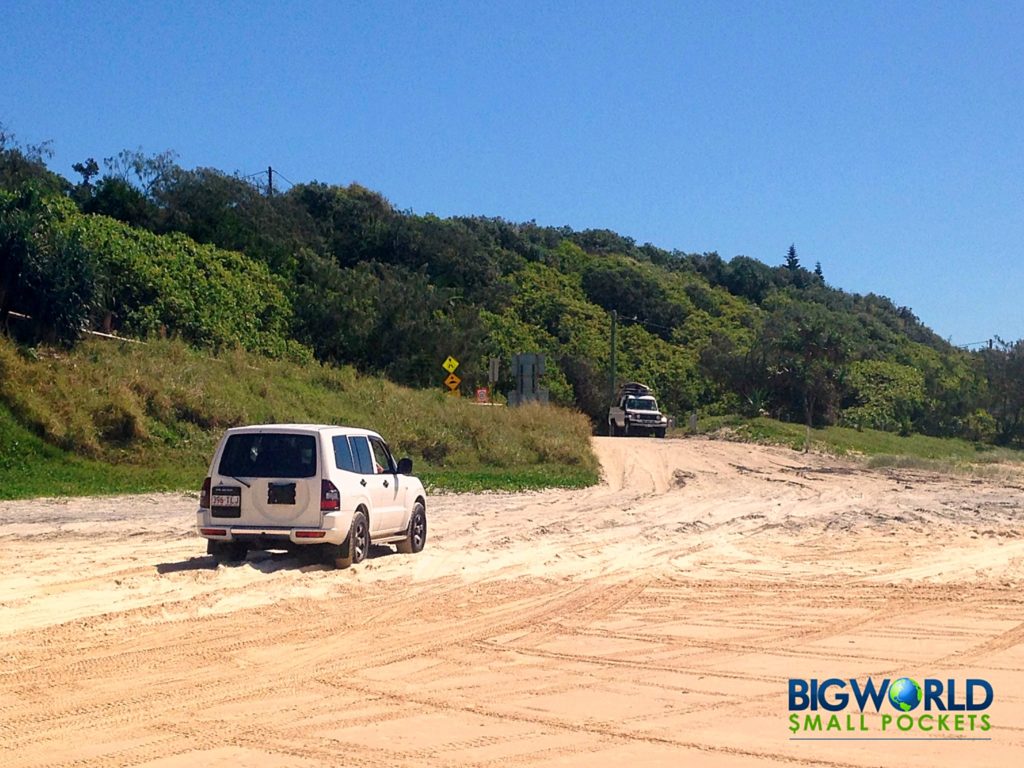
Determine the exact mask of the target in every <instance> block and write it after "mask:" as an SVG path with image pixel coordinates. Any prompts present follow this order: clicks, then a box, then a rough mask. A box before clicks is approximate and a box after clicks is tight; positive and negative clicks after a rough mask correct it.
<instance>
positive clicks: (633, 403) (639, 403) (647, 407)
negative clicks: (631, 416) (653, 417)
mask: <svg viewBox="0 0 1024 768" xmlns="http://www.w3.org/2000/svg"><path fill="white" fill-rule="evenodd" d="M626 407H627V408H629V409H631V410H634V411H656V410H658V403H657V401H656V400H655V399H654V398H653V397H631V398H629V399H628V400H626Z"/></svg>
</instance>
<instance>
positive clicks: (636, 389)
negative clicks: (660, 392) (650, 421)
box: [619, 381, 652, 397]
mask: <svg viewBox="0 0 1024 768" xmlns="http://www.w3.org/2000/svg"><path fill="white" fill-rule="evenodd" d="M650 394H652V392H651V388H650V387H648V386H647V385H646V384H641V383H640V382H638V381H629V382H626V383H625V384H623V385H622V386H621V387H619V396H620V397H621V396H622V395H650Z"/></svg>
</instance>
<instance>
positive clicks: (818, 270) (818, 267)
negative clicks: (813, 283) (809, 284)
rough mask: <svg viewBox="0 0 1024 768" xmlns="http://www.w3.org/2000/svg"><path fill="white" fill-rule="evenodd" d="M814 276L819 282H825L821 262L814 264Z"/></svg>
mask: <svg viewBox="0 0 1024 768" xmlns="http://www.w3.org/2000/svg"><path fill="white" fill-rule="evenodd" d="M814 276H815V277H816V278H818V280H820V281H821V282H822V283H824V282H825V275H824V274H823V273H822V271H821V262H820V261H816V262H814Z"/></svg>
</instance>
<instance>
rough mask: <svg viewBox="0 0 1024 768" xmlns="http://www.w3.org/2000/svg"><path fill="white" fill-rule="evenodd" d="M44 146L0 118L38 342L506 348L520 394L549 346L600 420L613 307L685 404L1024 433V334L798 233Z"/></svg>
mask: <svg viewBox="0 0 1024 768" xmlns="http://www.w3.org/2000/svg"><path fill="white" fill-rule="evenodd" d="M47 152H48V148H47V147H46V146H45V145H42V146H38V147H23V146H21V145H18V144H16V143H15V142H14V140H13V137H12V136H11V135H10V133H9V132H5V131H4V130H3V128H2V127H0V189H4V188H5V189H7V190H8V191H9V193H10V194H11V195H13V197H10V196H3V197H0V207H3V212H2V213H0V217H2V218H0V267H2V269H0V322H3V320H4V319H6V318H7V317H8V313H9V311H10V310H20V311H26V310H31V311H28V312H27V314H33V315H38V316H39V320H38V321H37V322H36V324H35V326H34V327H33V328H32V329H31V331H32V332H31V333H29V334H26V335H27V336H28V337H29V338H31V339H32V340H39V339H50V340H53V341H59V340H63V341H64V342H66V343H70V342H73V341H74V337H75V333H76V328H77V327H78V324H80V323H81V322H83V321H84V322H86V324H88V325H90V326H92V327H95V328H103V329H106V330H115V331H119V332H121V333H127V334H134V335H139V336H145V337H152V336H160V335H162V334H166V335H169V336H177V337H180V338H183V339H186V340H188V341H190V342H191V343H193V344H197V345H200V346H203V347H206V348H212V349H220V348H226V347H231V346H236V345H237V346H241V347H243V348H246V349H252V350H261V351H264V352H267V353H270V354H274V355H285V356H292V357H295V356H298V357H299V358H305V359H308V358H309V356H310V355H311V354H312V355H315V356H316V358H317V359H319V360H321V361H325V362H330V363H332V364H336V365H354V366H356V367H357V368H358V369H359V370H362V371H373V372H379V373H382V374H384V375H386V376H387V377H389V378H390V379H392V380H394V381H397V382H400V383H404V384H409V385H415V386H436V385H437V382H438V381H439V380H440V378H441V377H442V376H443V372H442V371H441V370H440V368H439V364H440V361H441V360H443V359H444V358H445V357H446V356H447V355H448V354H454V355H455V356H456V357H457V358H458V359H459V360H460V361H461V362H462V366H460V369H459V375H460V376H461V377H462V378H463V380H464V382H465V384H464V388H465V389H466V390H467V391H468V390H469V389H470V388H471V387H473V386H474V385H479V384H483V383H484V382H485V381H486V377H485V371H486V362H487V359H488V358H489V357H498V358H499V359H500V360H501V361H502V371H503V378H502V380H501V381H500V382H499V390H501V391H505V392H507V391H508V389H509V388H510V387H511V386H512V381H511V380H510V378H509V377H508V371H509V366H510V363H511V358H512V356H513V355H514V354H516V353H519V352H531V351H532V352H542V353H544V354H545V355H546V356H547V360H548V374H547V377H546V381H545V382H543V383H544V385H545V386H547V387H548V388H549V390H550V392H551V395H552V399H553V400H554V401H555V402H557V403H560V404H563V405H568V406H573V407H576V408H578V409H580V410H582V411H583V412H585V413H586V414H587V415H588V416H590V417H591V419H592V420H593V421H595V422H600V421H603V419H604V415H605V413H606V408H607V405H608V403H607V398H608V395H607V392H608V388H609V381H608V379H609V363H610V360H609V351H610V329H609V326H610V323H609V314H610V313H611V312H612V311H615V312H616V313H617V314H618V316H619V319H620V328H621V335H620V339H619V344H618V347H617V354H618V378H619V380H620V381H621V380H623V379H625V378H632V379H640V380H643V381H645V382H647V383H649V384H651V385H652V386H653V387H654V388H655V389H656V391H657V393H658V395H659V397H660V398H661V400H662V404H663V406H664V407H665V408H666V410H668V411H669V412H670V413H673V414H676V415H682V414H685V413H687V412H688V411H690V410H692V409H695V408H696V409H700V410H701V412H703V413H719V414H720V413H727V412H735V411H738V410H741V411H743V412H745V413H748V414H750V415H756V414H759V413H770V414H773V415H776V416H780V417H782V418H786V419H792V420H800V421H804V422H805V423H813V424H821V423H832V422H835V421H837V420H840V419H843V420H844V421H845V423H850V424H860V425H868V424H875V425H878V426H884V427H885V428H886V429H893V430H900V431H908V430H913V431H920V432H924V433H927V434H931V435H957V434H970V435H975V436H982V435H987V436H989V438H990V439H993V440H995V441H998V442H1001V443H1004V444H1018V443H1021V442H1022V441H1024V402H1022V400H1024V396H1021V395H1020V391H1021V388H1020V387H1019V385H1018V384H1017V382H1019V381H1020V380H1021V372H1020V371H1018V368H1019V365H1018V361H1019V359H1020V358H1021V357H1024V354H1022V353H1021V352H1020V351H1019V349H1016V348H1014V347H1013V345H1009V344H1003V343H1000V345H999V346H996V347H994V348H993V349H992V350H984V351H982V352H980V353H968V352H966V351H963V350H958V349H954V348H953V347H951V346H950V345H949V344H948V343H947V342H945V341H943V340H942V339H940V338H939V337H938V336H936V334H935V333H934V332H932V331H931V330H930V329H928V328H927V327H925V326H924V325H923V324H922V323H921V322H920V320H919V319H918V318H917V317H915V316H914V314H913V312H912V311H911V310H910V309H908V308H906V307H901V306H897V305H895V304H894V303H893V302H892V301H890V300H889V299H887V298H885V297H882V296H877V295H874V294H867V295H857V294H850V293H846V292H844V291H841V290H837V289H834V288H830V287H829V286H827V285H826V284H825V282H824V278H823V274H822V271H821V269H820V264H816V265H815V269H814V271H813V272H812V271H808V270H807V269H805V268H804V267H803V266H801V264H800V259H799V257H798V256H797V253H796V248H795V245H792V246H790V248H789V250H788V252H787V255H786V259H785V262H784V263H783V264H779V265H775V266H768V265H766V264H764V263H762V262H760V261H758V260H756V259H753V258H750V257H748V256H736V257H735V258H733V259H732V260H731V261H728V262H727V261H725V260H724V259H722V257H721V256H719V255H718V254H717V253H714V252H709V253H701V254H686V253H682V252H679V251H666V250H663V249H660V248H657V247H655V246H653V245H651V244H649V243H647V244H642V245H641V244H638V243H636V241H635V240H633V239H632V238H630V237H626V236H623V235H619V234H617V233H615V232H611V231H609V230H603V229H590V230H585V231H581V232H577V231H573V230H572V229H570V228H568V227H544V226H540V225H538V224H536V223H535V222H525V223H514V222H508V221H504V220H502V219H497V218H485V217H454V218H448V219H442V218H439V217H437V216H434V215H432V214H427V215H416V214H413V213H410V212H407V211H399V210H397V209H396V208H395V207H394V206H393V205H392V204H391V203H390V202H389V201H388V200H387V199H386V198H385V197H384V196H383V195H381V194H380V193H377V192H374V191H372V190H369V189H366V188H365V187H362V186H360V185H358V184H351V185H348V186H337V185H329V184H321V183H315V182H314V183H308V184H298V185H295V186H293V187H291V188H290V189H288V190H287V191H286V192H280V191H279V192H278V193H277V194H274V195H273V196H271V195H268V194H265V190H264V189H263V188H261V187H260V186H258V185H256V184H254V183H252V182H251V181H250V180H247V179H242V178H239V177H238V176H232V175H228V174H224V173H222V172H220V171H217V170H215V169H211V168H199V169H194V170H187V169H183V168H181V167H180V166H178V165H177V163H176V160H175V156H174V154H173V153H171V152H164V153H161V154H157V155H153V156H146V155H144V154H143V153H141V152H140V151H123V152H120V153H118V154H117V155H115V156H113V157H109V158H107V159H106V160H105V162H104V167H105V173H104V175H103V176H102V177H101V178H99V179H98V181H97V180H95V179H96V177H97V176H98V175H99V164H97V163H95V161H86V162H83V163H79V164H77V165H76V170H77V172H78V173H79V174H80V175H81V177H82V182H81V183H79V184H74V185H73V184H71V183H69V182H68V181H67V180H65V179H62V178H60V177H59V176H56V175H55V174H52V173H50V172H49V171H48V170H47V169H46V167H45V159H46V157H47ZM25 182H30V183H31V184H32V187H31V190H32V191H31V193H29V192H27V191H26V190H27V189H28V188H24V189H23V188H22V187H21V185H22V184H24V183H25ZM33 195H34V197H33ZM60 195H68V196H69V199H70V200H72V201H74V202H75V203H76V204H77V206H78V208H79V209H80V212H79V211H75V210H74V209H73V208H71V207H70V206H69V205H67V204H66V203H67V202H68V201H67V200H62V201H60V202H58V199H59V196H60ZM12 200H13V201H14V202H12ZM4 201H6V202H4ZM83 213H84V214H101V215H96V216H83V215H82V214H83ZM115 219H116V221H115ZM243 254H244V255H243ZM32 296H35V297H37V300H34V299H32ZM39 297H41V298H39ZM33 302H34V303H33ZM58 309H59V311H57V310H58ZM22 327H24V326H22ZM910 369H913V370H914V371H916V372H918V374H919V376H920V379H918V378H917V375H915V374H911V373H909V371H910ZM919 384H920V385H921V386H920V387H919V386H918V385H919ZM922 388H923V395H922V392H921V389H922ZM982 414H987V416H988V417H990V418H991V419H993V420H994V422H995V427H994V430H993V429H991V428H990V427H991V424H990V423H989V422H988V421H987V420H986V418H985V416H983V415H982ZM111 418H112V419H113V421H112V423H113V424H116V423H120V422H118V419H117V418H114V417H111ZM112 429H113V427H112ZM115 431H116V429H115ZM981 439H985V438H981Z"/></svg>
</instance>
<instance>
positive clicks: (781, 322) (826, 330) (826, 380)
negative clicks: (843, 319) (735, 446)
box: [758, 300, 849, 442]
mask: <svg viewBox="0 0 1024 768" xmlns="http://www.w3.org/2000/svg"><path fill="white" fill-rule="evenodd" d="M758 344H759V346H761V347H762V349H763V352H764V355H765V363H766V365H767V371H766V372H767V374H768V380H769V382H770V384H771V385H772V386H773V387H774V389H775V393H776V398H777V402H778V403H779V404H780V405H781V406H782V407H783V409H786V408H796V409H799V410H800V411H802V413H803V417H804V421H805V423H806V425H807V434H808V442H809V438H810V429H811V427H812V426H813V424H814V421H815V419H816V418H819V417H827V416H831V414H832V413H833V412H834V410H835V407H836V405H837V402H838V396H839V392H840V389H841V386H842V382H843V376H844V365H845V363H846V359H847V357H848V354H849V350H848V346H849V342H848V340H847V338H846V335H845V334H844V333H843V330H842V329H841V327H840V324H839V318H837V317H836V316H834V315H833V314H832V313H830V312H829V311H828V310H826V309H825V308H824V307H822V306H821V305H819V304H811V303H808V302H799V301H794V300H785V301H784V302H780V305H779V306H778V307H777V308H776V309H775V310H774V311H773V312H772V314H771V315H770V316H769V317H768V319H767V321H766V322H765V324H764V327H763V328H762V330H761V334H760V337H759V341H758Z"/></svg>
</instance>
